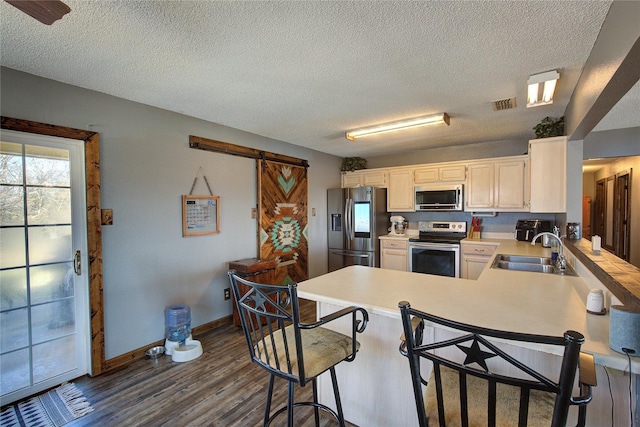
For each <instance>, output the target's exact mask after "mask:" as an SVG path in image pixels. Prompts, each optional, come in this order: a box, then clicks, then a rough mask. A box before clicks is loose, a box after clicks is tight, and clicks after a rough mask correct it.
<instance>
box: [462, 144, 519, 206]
mask: <svg viewBox="0 0 640 427" xmlns="http://www.w3.org/2000/svg"><path fill="white" fill-rule="evenodd" d="M465 193H466V203H465V208H464V209H465V211H500V212H503V211H506V212H526V211H528V210H529V207H528V200H529V197H528V196H529V194H528V193H529V192H528V175H527V158H526V157H524V156H517V157H509V158H508V160H493V161H487V162H478V163H470V164H469V165H468V177H467V188H466V190H465Z"/></svg>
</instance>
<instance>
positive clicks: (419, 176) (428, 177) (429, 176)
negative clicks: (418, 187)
mask: <svg viewBox="0 0 640 427" xmlns="http://www.w3.org/2000/svg"><path fill="white" fill-rule="evenodd" d="M438 179H439V175H438V168H422V169H416V170H415V172H414V174H413V180H414V183H416V184H426V183H429V182H438Z"/></svg>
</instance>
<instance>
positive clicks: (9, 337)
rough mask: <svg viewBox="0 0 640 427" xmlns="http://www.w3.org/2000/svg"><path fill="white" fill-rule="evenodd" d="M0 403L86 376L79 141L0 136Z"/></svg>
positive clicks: (84, 250)
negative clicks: (0, 138) (0, 334)
mask: <svg viewBox="0 0 640 427" xmlns="http://www.w3.org/2000/svg"><path fill="white" fill-rule="evenodd" d="M0 144H1V145H0V147H1V150H0V200H1V208H0V234H1V236H2V237H1V245H0V289H1V290H2V292H1V294H0V329H1V332H2V339H0V394H1V396H0V399H1V401H2V404H3V405H4V404H7V403H10V402H13V401H15V400H18V399H21V398H23V397H26V396H29V395H32V394H34V393H38V392H40V391H42V390H45V389H47V388H50V387H52V386H55V385H58V384H60V383H61V382H64V381H68V380H71V379H73V378H76V377H78V376H81V375H84V374H86V373H87V372H88V361H89V359H90V356H89V341H90V334H89V327H88V325H89V316H88V313H89V310H88V278H87V274H86V272H87V268H86V267H87V266H86V261H85V259H86V254H87V233H86V230H87V221H86V198H85V175H84V171H85V168H84V143H83V142H82V141H77V140H71V139H64V138H54V137H49V136H41V135H35V134H30V133H21V132H12V131H3V132H2V142H1V143H0Z"/></svg>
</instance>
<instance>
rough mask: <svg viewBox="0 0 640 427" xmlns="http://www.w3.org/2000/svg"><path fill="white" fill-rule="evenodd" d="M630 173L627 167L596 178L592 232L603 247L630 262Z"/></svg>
mask: <svg viewBox="0 0 640 427" xmlns="http://www.w3.org/2000/svg"><path fill="white" fill-rule="evenodd" d="M631 173H632V170H631V169H629V170H624V171H621V172H619V173H616V174H615V175H611V176H608V177H606V178H603V179H600V180H598V181H596V187H595V193H596V195H595V203H594V227H593V230H594V231H593V234H598V235H600V236H601V237H602V247H603V248H605V249H606V250H608V251H609V252H611V253H613V254H615V255H616V256H618V257H620V258H622V259H623V260H625V261H627V262H629V260H630V256H629V247H630V239H631V182H632V180H631Z"/></svg>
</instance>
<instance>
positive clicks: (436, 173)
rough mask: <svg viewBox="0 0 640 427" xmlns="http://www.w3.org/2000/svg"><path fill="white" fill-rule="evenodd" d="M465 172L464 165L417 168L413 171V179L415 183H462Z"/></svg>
mask: <svg viewBox="0 0 640 427" xmlns="http://www.w3.org/2000/svg"><path fill="white" fill-rule="evenodd" d="M465 172H466V167H465V165H447V166H437V167H424V168H418V169H416V170H415V171H414V175H413V181H414V183H415V184H428V183H437V182H460V183H464V181H465V178H466V176H465Z"/></svg>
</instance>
